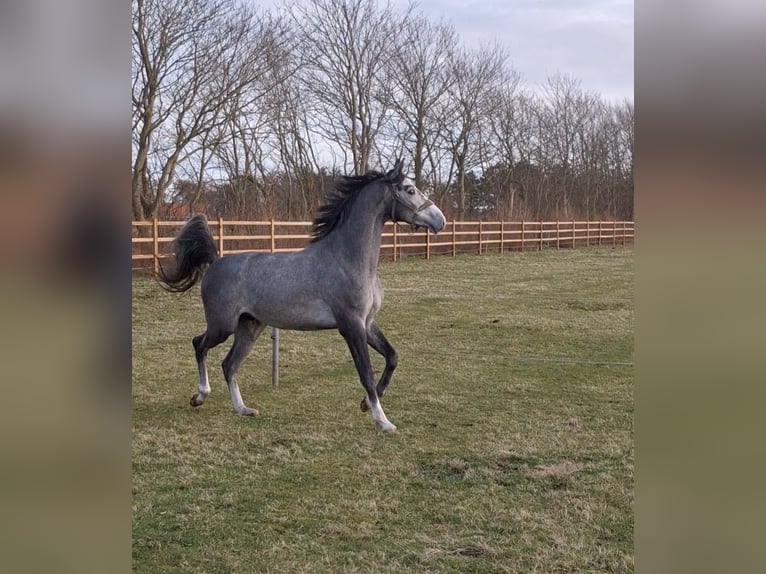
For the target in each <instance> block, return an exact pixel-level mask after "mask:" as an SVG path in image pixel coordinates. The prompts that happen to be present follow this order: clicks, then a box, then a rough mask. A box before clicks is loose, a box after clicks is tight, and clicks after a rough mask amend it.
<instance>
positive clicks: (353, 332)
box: [338, 318, 396, 432]
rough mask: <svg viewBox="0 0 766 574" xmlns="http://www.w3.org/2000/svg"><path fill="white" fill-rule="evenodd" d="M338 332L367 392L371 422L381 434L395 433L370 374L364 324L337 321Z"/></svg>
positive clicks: (373, 378)
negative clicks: (346, 345) (346, 346)
mask: <svg viewBox="0 0 766 574" xmlns="http://www.w3.org/2000/svg"><path fill="white" fill-rule="evenodd" d="M338 330H339V331H340V334H341V335H342V336H343V338H344V339H345V340H346V344H348V348H349V350H350V351H351V357H352V358H353V359H354V365H355V366H356V370H357V372H358V373H359V381H360V382H361V383H362V386H363V387H364V390H365V391H367V396H366V397H365V400H366V402H367V406H368V407H369V408H370V410H371V411H372V420H373V422H374V423H375V424H376V425H378V426H379V427H380V430H382V431H383V432H393V431H395V430H396V426H394V425H393V424H392V423H391V421H389V420H388V418H386V414H385V413H384V412H383V408H382V407H381V406H380V400H379V398H378V391H377V389H376V386H375V374H374V373H373V372H372V364H371V363H370V354H369V352H368V351H367V333H366V330H365V327H364V323H363V322H362V321H361V320H359V319H353V318H349V319H346V320H341V321H338Z"/></svg>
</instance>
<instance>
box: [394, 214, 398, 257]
mask: <svg viewBox="0 0 766 574" xmlns="http://www.w3.org/2000/svg"><path fill="white" fill-rule="evenodd" d="M393 225H394V261H396V232H397V228H398V227H399V226H398V225H396V221H394V223H393Z"/></svg>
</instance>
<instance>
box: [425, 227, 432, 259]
mask: <svg viewBox="0 0 766 574" xmlns="http://www.w3.org/2000/svg"><path fill="white" fill-rule="evenodd" d="M425 234H426V259H431V233H430V232H429V231H428V230H427V229H426V231H425Z"/></svg>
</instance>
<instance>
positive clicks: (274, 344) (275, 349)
mask: <svg viewBox="0 0 766 574" xmlns="http://www.w3.org/2000/svg"><path fill="white" fill-rule="evenodd" d="M271 386H272V388H274V389H276V388H277V387H278V386H279V329H277V328H276V327H273V328H272V329H271Z"/></svg>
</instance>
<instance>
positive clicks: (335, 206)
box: [311, 171, 387, 243]
mask: <svg viewBox="0 0 766 574" xmlns="http://www.w3.org/2000/svg"><path fill="white" fill-rule="evenodd" d="M386 175H387V174H385V173H382V172H379V171H368V172H367V173H366V174H364V175H344V176H340V177H338V178H337V179H336V180H335V187H334V188H333V189H332V190H331V191H330V192H328V193H327V195H325V197H324V201H323V203H322V205H321V206H320V207H319V211H318V212H317V216H316V217H315V218H314V221H313V222H312V225H311V236H312V238H311V243H315V242H317V241H319V240H321V239H324V238H325V237H327V236H328V235H329V234H330V232H332V230H333V229H335V228H336V227H337V226H338V225H340V224H341V223H343V222H344V221H345V220H346V217H348V214H349V212H350V211H351V206H352V205H353V203H354V199H356V198H357V197H358V195H359V193H358V192H359V191H360V190H361V189H362V188H364V187H365V186H366V185H368V184H369V183H371V182H373V181H376V180H383V181H387V179H386Z"/></svg>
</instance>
